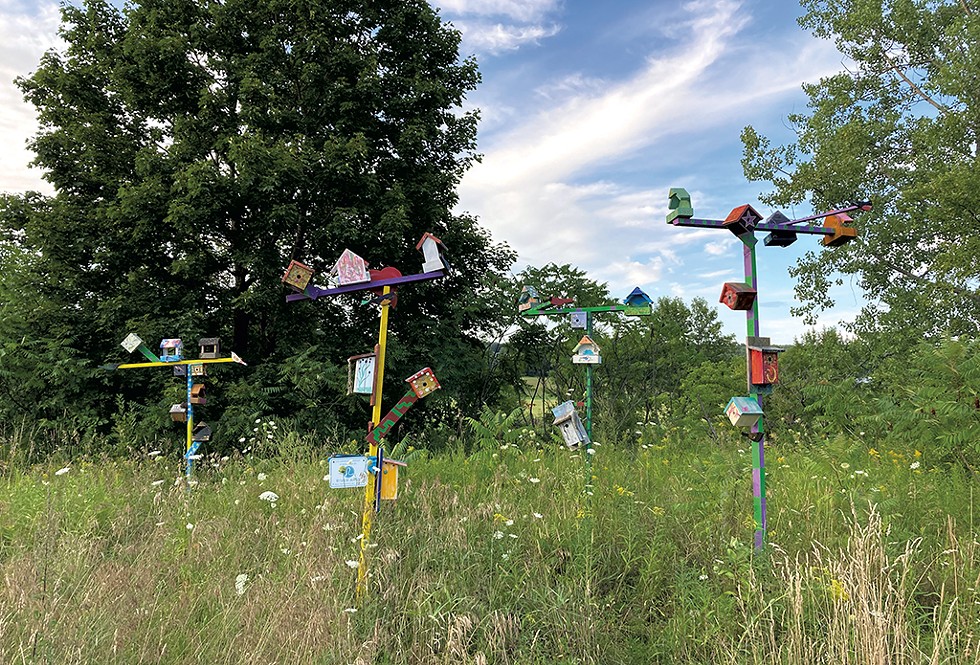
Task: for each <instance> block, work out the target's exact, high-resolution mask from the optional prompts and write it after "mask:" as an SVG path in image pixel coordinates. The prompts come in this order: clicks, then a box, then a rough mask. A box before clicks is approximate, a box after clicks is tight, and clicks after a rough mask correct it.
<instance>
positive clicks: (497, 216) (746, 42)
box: [0, 0, 861, 343]
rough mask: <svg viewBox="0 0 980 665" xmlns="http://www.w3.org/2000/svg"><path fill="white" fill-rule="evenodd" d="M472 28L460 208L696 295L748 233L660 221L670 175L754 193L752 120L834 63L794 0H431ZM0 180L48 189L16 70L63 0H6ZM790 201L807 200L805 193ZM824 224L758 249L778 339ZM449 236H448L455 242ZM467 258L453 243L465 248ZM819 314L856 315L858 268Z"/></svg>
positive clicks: (738, 195) (618, 291) (520, 236)
mask: <svg viewBox="0 0 980 665" xmlns="http://www.w3.org/2000/svg"><path fill="white" fill-rule="evenodd" d="M431 2H432V4H433V5H434V6H436V7H438V8H439V10H440V13H441V15H442V17H443V18H444V19H446V20H447V21H450V22H451V23H452V24H453V25H454V26H456V27H457V28H458V29H459V30H460V31H461V32H462V33H463V55H475V56H476V57H477V59H478V61H479V63H480V70H481V72H482V75H483V83H482V84H481V86H480V87H479V89H478V90H476V91H475V92H474V93H473V94H471V95H470V98H469V100H468V107H469V108H474V107H476V108H479V109H480V111H481V116H482V121H481V125H480V134H479V150H480V152H481V153H483V155H484V157H483V162H482V163H481V164H478V165H476V166H474V168H473V169H471V171H470V172H469V173H467V175H466V176H465V177H464V179H463V182H462V183H461V186H460V190H459V193H460V206H459V207H460V209H461V210H465V211H468V212H471V213H474V214H476V215H478V216H479V218H480V221H481V223H482V224H483V225H484V226H485V227H486V228H488V229H489V230H490V232H491V234H492V236H493V238H494V239H495V240H498V241H506V242H507V243H508V244H510V245H511V247H513V248H514V249H515V250H516V251H517V252H518V254H519V262H518V265H517V267H516V268H517V269H520V268H521V267H523V266H524V265H528V264H531V265H537V266H540V265H543V264H545V263H549V262H556V263H571V264H573V265H576V266H578V267H579V268H582V269H583V270H586V271H587V272H588V274H589V276H590V277H592V278H594V279H597V280H600V281H604V282H606V283H608V284H609V287H610V290H611V292H612V293H613V294H614V295H617V296H625V295H626V294H627V293H629V291H631V290H632V288H633V287H634V286H640V287H641V288H642V289H643V290H645V291H646V292H647V293H648V294H650V295H651V296H652V297H654V298H656V297H659V296H681V297H683V298H685V299H690V298H692V297H694V296H701V297H704V298H705V299H707V300H708V301H709V302H710V303H712V304H717V301H718V296H719V294H720V292H721V285H722V283H723V282H725V281H739V280H741V277H742V256H741V245H740V244H739V243H738V241H737V240H735V238H734V236H732V235H731V234H730V233H727V232H725V231H722V230H702V229H689V228H687V229H677V228H673V227H669V226H668V225H667V224H666V223H665V222H664V215H665V214H666V208H667V191H668V189H669V188H670V187H684V188H686V189H687V190H688V191H689V192H690V193H691V194H692V197H693V202H694V209H695V212H696V214H697V216H699V217H709V218H719V217H722V218H723V217H724V216H725V215H726V214H727V213H728V211H729V210H731V209H732V208H734V207H736V206H738V205H741V204H743V203H750V204H752V205H753V206H754V207H756V209H758V210H759V212H760V213H762V214H763V215H764V216H765V215H768V214H769V213H771V212H772V210H771V209H769V208H768V207H766V206H762V205H760V204H759V203H758V195H759V194H760V192H762V191H763V190H764V189H765V185H764V183H750V182H747V181H746V180H745V179H744V177H743V175H742V169H741V165H740V159H741V143H740V141H739V138H738V137H739V133H740V132H741V130H742V128H743V127H744V126H745V125H748V124H751V125H753V126H754V127H756V129H758V130H760V131H761V132H763V133H764V134H766V135H768V136H769V137H771V138H772V139H773V141H774V142H776V143H783V142H787V141H790V140H792V138H793V134H792V132H791V130H790V129H789V128H788V126H787V121H786V117H787V115H788V114H790V113H794V112H799V111H803V110H804V109H805V105H806V98H805V96H804V95H803V93H802V90H801V84H802V83H803V82H804V81H808V82H815V81H817V80H819V79H820V78H821V77H822V76H827V75H830V74H832V73H834V72H837V71H839V70H840V69H841V67H842V65H841V56H840V54H839V53H838V52H837V50H836V49H835V48H834V45H833V44H832V43H829V42H826V41H820V40H817V39H815V38H813V37H811V36H809V35H808V34H806V33H804V32H803V31H802V30H801V29H800V28H799V27H798V26H797V24H796V18H797V16H799V14H800V13H801V10H800V8H799V6H798V5H797V4H796V3H795V2H792V1H791V0H694V1H692V2H676V1H671V2H668V1H660V0H645V1H644V0H610V1H609V2H595V1H592V0H564V1H562V0H431ZM0 18H2V19H3V20H2V21H0V36H2V39H0V149H2V150H3V152H4V155H5V159H4V160H3V162H2V164H0V190H4V191H24V190H25V189H29V188H31V189H41V190H42V191H45V190H46V185H45V184H44V183H43V182H41V181H40V179H39V175H40V174H39V173H37V172H34V171H30V170H29V169H28V168H27V166H26V165H27V163H28V162H29V161H30V158H31V155H30V153H29V152H27V150H26V148H25V147H24V142H25V140H26V139H27V138H28V137H29V136H30V135H31V134H32V133H33V132H34V131H35V128H36V125H35V124H34V121H33V113H32V109H31V108H30V107H29V106H27V105H26V104H24V103H23V101H22V100H21V99H20V94H19V92H18V91H17V90H16V89H15V88H14V87H13V85H12V83H11V80H12V79H13V77H14V76H17V75H23V74H26V73H29V72H30V71H32V70H33V69H34V68H35V67H36V65H37V61H38V58H39V57H40V55H41V53H42V52H43V51H44V49H46V48H50V47H51V46H54V45H56V44H57V41H56V30H57V20H58V15H57V9H56V5H55V4H54V3H47V2H41V3H26V2H19V1H17V0H0ZM783 212H784V213H785V214H786V215H787V216H789V217H798V216H803V215H806V214H809V213H811V212H812V211H811V210H810V209H809V208H805V207H800V208H797V209H795V210H784V211H783ZM818 242H819V241H818V240H817V239H816V238H815V237H812V236H801V238H800V240H799V241H797V243H795V244H794V245H793V246H791V247H789V248H785V249H784V248H767V247H763V246H761V243H760V248H759V250H758V265H759V271H760V296H759V298H760V307H761V312H760V316H761V322H762V334H763V335H768V336H771V337H772V338H773V340H774V341H778V342H780V343H785V342H790V341H792V339H793V337H794V336H796V335H799V334H800V333H802V332H803V330H805V326H804V325H803V323H802V321H800V320H798V319H794V318H792V317H791V316H790V312H789V308H790V306H791V305H792V303H793V282H792V280H791V279H790V277H789V276H788V274H787V272H786V269H787V266H790V265H792V264H793V263H794V262H795V260H796V258H797V257H798V256H799V255H801V254H802V253H803V252H805V251H807V250H815V251H821V250H820V248H819V246H818ZM450 249H451V248H450ZM457 260H459V259H457ZM834 295H835V296H836V297H837V299H838V306H837V308H835V309H834V310H831V311H829V312H826V313H824V314H823V315H822V317H821V319H820V322H819V324H818V325H819V326H831V325H836V324H837V323H838V322H839V321H841V320H849V319H851V318H852V317H853V316H854V315H855V314H856V311H857V310H858V309H859V307H860V305H861V294H860V290H859V288H858V287H857V285H856V284H851V283H846V284H845V286H844V287H842V288H840V289H837V290H836V291H835V292H834ZM717 307H718V312H719V317H720V318H721V320H722V321H723V323H724V325H725V329H726V331H727V332H731V333H733V334H735V335H736V336H737V337H738V338H741V337H743V336H744V334H745V324H744V314H743V313H741V312H732V311H730V310H728V309H727V308H726V307H724V306H723V305H720V304H717Z"/></svg>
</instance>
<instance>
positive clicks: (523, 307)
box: [517, 286, 541, 312]
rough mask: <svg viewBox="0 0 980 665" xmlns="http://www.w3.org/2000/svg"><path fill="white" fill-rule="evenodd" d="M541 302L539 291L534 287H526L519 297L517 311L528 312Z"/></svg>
mask: <svg viewBox="0 0 980 665" xmlns="http://www.w3.org/2000/svg"><path fill="white" fill-rule="evenodd" d="M540 301H541V299H540V297H539V296H538V291H537V289H535V288H534V287H533V286H524V287H523V288H522V289H521V295H519V296H518V297H517V309H518V310H520V311H522V312H526V311H527V310H529V309H531V308H532V307H534V306H535V305H537V304H538V303H539V302H540Z"/></svg>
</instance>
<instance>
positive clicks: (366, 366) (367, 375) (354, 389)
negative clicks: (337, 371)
mask: <svg viewBox="0 0 980 665" xmlns="http://www.w3.org/2000/svg"><path fill="white" fill-rule="evenodd" d="M376 367H377V356H376V355H375V354H373V353H363V354H361V355H359V356H351V357H350V358H348V359H347V394H348V395H373V394H374V380H375V370H376Z"/></svg>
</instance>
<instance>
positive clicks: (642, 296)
mask: <svg viewBox="0 0 980 665" xmlns="http://www.w3.org/2000/svg"><path fill="white" fill-rule="evenodd" d="M623 302H625V303H626V304H627V305H649V304H650V303H652V302H653V300H652V299H651V298H650V296H648V295H647V294H646V293H644V292H643V289H641V288H640V287H636V288H635V289H633V290H632V291H630V294H629V295H628V296H626V298H625V299H624V300H623Z"/></svg>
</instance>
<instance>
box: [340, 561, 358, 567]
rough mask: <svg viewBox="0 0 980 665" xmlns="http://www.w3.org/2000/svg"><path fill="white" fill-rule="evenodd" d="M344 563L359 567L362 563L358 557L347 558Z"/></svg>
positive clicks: (348, 565)
mask: <svg viewBox="0 0 980 665" xmlns="http://www.w3.org/2000/svg"><path fill="white" fill-rule="evenodd" d="M344 563H346V564H347V567H348V568H357V567H358V566H359V565H360V564H359V563H358V562H357V560H356V559H347V561H344Z"/></svg>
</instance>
